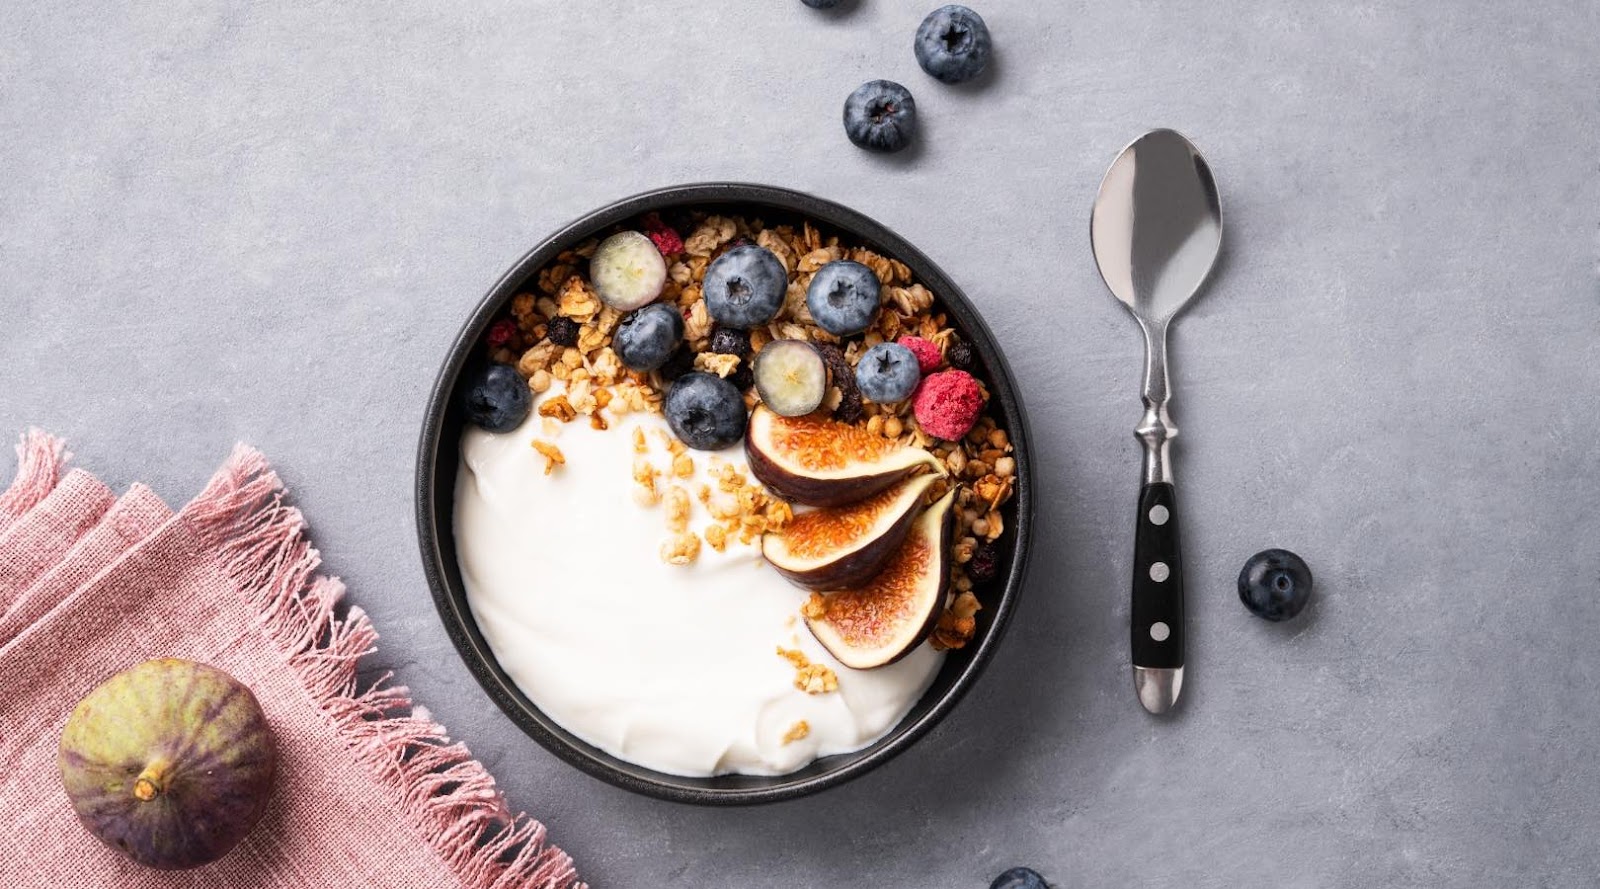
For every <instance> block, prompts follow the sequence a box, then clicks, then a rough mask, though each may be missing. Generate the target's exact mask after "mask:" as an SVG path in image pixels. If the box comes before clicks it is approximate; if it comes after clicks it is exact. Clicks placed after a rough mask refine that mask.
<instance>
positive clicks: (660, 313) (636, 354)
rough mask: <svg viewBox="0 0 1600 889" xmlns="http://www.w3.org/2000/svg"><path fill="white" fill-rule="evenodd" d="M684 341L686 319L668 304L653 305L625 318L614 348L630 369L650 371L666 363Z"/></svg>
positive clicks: (620, 323)
mask: <svg viewBox="0 0 1600 889" xmlns="http://www.w3.org/2000/svg"><path fill="white" fill-rule="evenodd" d="M681 342H683V316H682V315H680V314H678V310H677V309H676V308H674V307H672V306H669V305H666V304H665V303H652V304H651V305H648V306H645V307H644V308H642V309H635V310H634V311H632V312H629V313H628V314H626V315H623V316H622V320H621V321H620V322H618V323H617V331H616V333H614V334H612V335H611V348H612V349H613V350H614V351H615V352H616V353H617V358H619V359H621V360H622V364H623V366H624V367H626V368H628V369H629V370H637V371H650V370H655V369H656V368H658V367H660V366H661V365H663V364H666V363H667V359H668V358H671V357H672V350H673V349H676V348H678V344H679V343H681Z"/></svg>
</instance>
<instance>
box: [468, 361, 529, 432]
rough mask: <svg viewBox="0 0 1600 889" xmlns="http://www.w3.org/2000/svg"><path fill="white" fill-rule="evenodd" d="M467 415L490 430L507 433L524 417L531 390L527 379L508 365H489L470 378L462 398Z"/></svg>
mask: <svg viewBox="0 0 1600 889" xmlns="http://www.w3.org/2000/svg"><path fill="white" fill-rule="evenodd" d="M466 404H467V418H468V419H470V420H471V421H472V422H473V424H474V425H476V426H478V427H480V428H483V429H487V430H489V431H490V432H510V431H511V430H513V429H515V428H517V427H518V426H521V425H522V421H523V420H526V419H528V411H530V410H532V409H533V393H532V392H530V391H529V390H528V381H527V380H524V379H523V378H522V374H519V373H517V369H516V368H514V367H512V366H511V365H509V364H491V365H489V366H488V367H487V368H485V369H484V370H483V371H481V372H480V373H479V374H478V375H477V377H475V378H474V379H473V381H472V386H471V388H469V389H468V390H467V397H466Z"/></svg>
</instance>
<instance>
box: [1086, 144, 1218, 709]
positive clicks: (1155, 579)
mask: <svg viewBox="0 0 1600 889" xmlns="http://www.w3.org/2000/svg"><path fill="white" fill-rule="evenodd" d="M1089 241H1090V245H1091V247H1092V248H1093V250H1094V261H1095V265H1097V266H1098V267H1099V269H1100V277H1101V278H1102V279H1104V280H1105V282H1106V287H1108V288H1110V289H1111V293H1112V295H1113V296H1115V297H1116V298H1117V299H1119V300H1121V301H1122V303H1123V305H1125V306H1127V307H1128V311H1130V312H1132V313H1133V317H1134V320H1136V321H1138V322H1139V329H1140V330H1143V331H1144V345H1145V359H1144V418H1143V419H1142V420H1140V421H1139V427H1138V428H1137V429H1135V430H1134V435H1135V437H1137V438H1138V439H1139V440H1140V441H1141V442H1143V443H1144V483H1143V487H1142V488H1141V489H1140V491H1139V518H1138V524H1137V526H1136V530H1135V532H1134V544H1133V552H1134V562H1133V609H1132V619H1131V624H1132V626H1131V628H1130V629H1131V635H1132V640H1133V687H1134V691H1135V692H1136V693H1137V694H1138V696H1139V703H1141V704H1143V705H1144V708H1145V709H1146V710H1149V711H1150V712H1151V713H1165V712H1166V711H1168V710H1170V709H1172V706H1173V705H1174V704H1176V703H1177V701H1178V694H1179V693H1180V692H1181V691H1182V690H1183V561H1182V558H1181V557H1180V555H1179V552H1178V517H1177V505H1176V502H1175V500H1174V496H1173V487H1172V465H1171V463H1169V462H1168V459H1167V442H1168V441H1170V440H1171V439H1173V438H1174V437H1176V436H1177V434H1178V428H1177V427H1176V426H1174V425H1173V424H1172V419H1171V418H1170V417H1168V416H1167V399H1168V398H1169V397H1170V395H1171V385H1170V383H1169V381H1168V379H1167V327H1168V326H1169V325H1170V324H1171V323H1172V319H1173V317H1174V316H1176V315H1177V314H1178V312H1179V310H1181V309H1182V308H1183V307H1184V305H1185V304H1187V303H1188V302H1189V300H1190V299H1191V298H1193V296H1194V295H1195V293H1196V292H1197V291H1199V289H1200V285H1201V284H1203V283H1205V280H1206V277H1207V276H1208V275H1210V274H1211V268H1212V266H1213V265H1214V264H1215V263H1216V259H1217V252H1218V250H1219V249H1220V248H1221V246H1222V209H1221V207H1220V206H1219V205H1218V202H1217V184H1216V182H1214V181H1213V180H1212V178H1211V169H1210V168H1209V167H1207V166H1206V162H1205V159H1204V158H1202V157H1201V156H1200V152H1199V151H1198V150H1196V149H1195V147H1194V145H1192V144H1190V142H1189V140H1188V139H1185V138H1184V137H1183V136H1181V135H1179V134H1178V133H1176V132H1173V131H1172V130H1152V131H1150V132H1148V133H1145V134H1144V135H1143V136H1140V137H1139V138H1138V139H1136V140H1134V142H1133V144H1131V145H1129V146H1128V147H1127V148H1124V149H1123V150H1122V153H1121V154H1119V155H1117V159H1116V160H1115V161H1113V162H1112V163H1111V168H1110V169H1108V170H1106V176H1105V179H1103V180H1101V182H1100V193H1099V194H1098V195H1096V196H1095V199H1094V212H1093V214H1092V215H1091V217H1090V220H1089Z"/></svg>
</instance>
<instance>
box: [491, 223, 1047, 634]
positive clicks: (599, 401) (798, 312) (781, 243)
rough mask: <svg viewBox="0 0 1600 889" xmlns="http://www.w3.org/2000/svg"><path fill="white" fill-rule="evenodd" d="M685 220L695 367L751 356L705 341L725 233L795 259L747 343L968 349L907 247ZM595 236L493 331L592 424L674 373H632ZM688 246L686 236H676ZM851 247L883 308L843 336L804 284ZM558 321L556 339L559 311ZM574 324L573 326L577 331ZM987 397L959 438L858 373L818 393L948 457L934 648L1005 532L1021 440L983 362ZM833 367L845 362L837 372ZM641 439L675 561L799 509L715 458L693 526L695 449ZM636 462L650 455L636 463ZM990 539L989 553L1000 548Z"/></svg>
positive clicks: (724, 367)
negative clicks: (980, 557) (951, 527)
mask: <svg viewBox="0 0 1600 889" xmlns="http://www.w3.org/2000/svg"><path fill="white" fill-rule="evenodd" d="M688 219H689V220H690V223H689V225H687V226H685V227H684V229H683V230H680V231H676V232H672V234H673V237H660V238H656V239H655V240H656V243H657V245H658V246H659V247H661V248H662V249H664V250H669V251H671V252H668V253H665V254H664V257H665V259H666V263H667V281H666V285H665V288H664V290H663V292H662V295H661V297H660V300H661V301H662V302H663V303H666V304H668V305H672V306H675V307H676V308H677V309H678V310H679V311H680V312H682V314H683V317H684V333H685V342H686V344H687V346H688V348H689V349H690V350H691V351H692V352H693V367H694V368H696V369H699V370H703V371H706V372H709V373H714V374H716V375H718V376H721V377H724V378H727V377H730V376H732V375H734V374H735V373H736V372H737V371H739V369H740V368H741V366H742V365H743V364H745V363H747V361H748V359H741V358H740V357H739V356H735V355H727V354H721V353H715V352H711V351H709V341H710V337H711V334H712V332H713V330H714V325H713V322H712V320H711V318H710V315H709V313H708V312H707V309H706V304H705V300H704V299H703V297H702V294H701V284H702V282H703V280H704V277H705V273H706V270H707V268H708V267H709V266H710V264H711V261H712V260H713V259H715V258H716V257H717V256H718V255H720V253H721V252H722V251H724V250H726V249H728V248H729V247H730V246H731V245H733V244H736V243H742V242H744V241H749V242H752V243H755V244H757V245H760V246H761V247H764V248H766V249H767V250H770V251H771V252H772V253H773V254H774V255H775V256H776V257H777V258H778V260H779V261H780V262H781V263H782V264H783V267H784V269H785V270H786V271H787V272H788V273H789V275H790V280H789V285H788V290H787V293H786V295H785V299H784V308H783V310H782V311H781V312H780V314H779V315H778V317H777V318H776V319H774V320H773V321H772V323H770V324H768V325H766V326H765V327H761V328H757V329H755V330H752V331H750V336H749V338H750V345H751V349H752V351H753V352H754V351H759V350H760V349H761V347H762V346H764V345H765V344H767V343H769V342H772V341H773V340H779V339H801V340H807V341H810V342H813V343H816V344H820V345H826V346H830V347H836V349H837V350H838V351H839V352H842V355H843V360H844V361H845V362H846V363H847V364H848V365H850V366H853V365H854V364H856V363H857V362H858V361H859V360H860V359H861V356H862V355H863V354H864V353H865V352H866V350H867V349H869V348H871V347H872V346H874V345H877V344H878V343H883V342H892V341H895V340H897V339H899V338H901V337H904V336H915V337H920V338H922V339H923V340H926V341H927V342H929V343H932V344H933V345H934V346H935V347H937V349H938V350H939V352H940V354H941V356H942V359H941V360H943V358H949V359H950V360H949V361H948V364H949V365H958V366H960V367H962V368H963V369H965V368H967V367H969V366H970V364H971V361H972V349H971V348H970V346H969V345H968V344H967V343H966V342H965V340H964V339H963V338H962V335H961V332H960V331H959V330H957V329H956V327H955V325H954V323H953V322H952V320H951V319H950V317H949V316H948V315H947V314H946V313H945V312H944V311H943V310H942V309H941V307H940V305H939V303H938V300H937V298H936V295H935V294H934V293H933V292H932V291H931V290H929V289H928V288H927V287H926V286H925V285H924V284H923V283H922V282H920V281H917V280H915V278H914V276H913V275H912V272H911V269H910V268H909V267H908V266H906V265H905V264H904V263H902V262H900V261H899V260H897V259H895V258H893V257H889V256H884V255H882V254H880V253H878V252H876V251H874V250H872V249H870V248H867V247H864V246H861V245H857V244H851V243H848V242H847V241H846V240H845V239H842V238H840V237H838V236H836V235H832V234H825V233H824V231H823V230H822V229H820V228H818V227H817V226H815V225H813V224H811V223H810V222H807V221H802V222H799V223H787V222H785V223H779V224H774V225H768V224H766V223H764V222H763V221H762V220H760V219H756V218H748V217H741V216H729V215H721V214H707V213H691V214H689V215H688ZM597 243H598V239H589V240H586V241H584V242H582V243H580V244H578V245H576V246H575V247H573V248H572V249H569V250H565V251H563V252H561V253H560V254H558V255H557V256H556V258H555V259H554V260H552V261H551V262H550V263H549V264H548V265H546V266H545V267H544V268H543V269H541V270H540V271H539V273H538V274H537V275H535V276H533V278H532V279H530V281H529V282H528V287H529V289H528V292H526V293H523V294H520V295H518V296H517V297H515V298H514V299H513V300H512V303H511V308H510V317H509V319H507V321H508V322H509V323H505V322H502V324H503V325H504V326H497V328H496V332H495V335H494V336H493V337H492V338H491V343H492V345H491V347H490V348H491V357H492V358H493V359H494V360H496V361H501V362H504V363H509V364H513V365H514V366H516V368H517V369H518V371H519V372H521V374H522V376H523V377H524V378H525V379H526V380H527V381H528V386H529V388H530V389H531V390H532V391H533V392H534V393H535V394H536V395H541V396H543V397H542V398H541V399H540V404H539V407H538V413H539V414H540V415H541V416H543V417H546V418H549V420H550V421H555V422H559V423H570V422H574V421H576V420H578V419H579V418H580V417H581V418H585V419H586V420H587V422H589V423H590V424H591V425H593V426H594V427H595V428H601V429H603V428H606V427H607V425H608V423H609V418H608V416H607V415H608V414H609V415H610V416H611V417H616V416H622V415H626V414H629V413H643V412H652V413H660V412H661V410H662V400H663V397H664V393H665V391H666V389H667V386H668V385H669V384H668V381H667V380H666V379H665V378H663V376H662V374H661V372H660V371H654V372H650V373H638V372H633V371H629V370H627V369H626V368H624V367H623V366H622V364H621V362H620V361H619V360H618V358H617V355H616V352H615V351H613V350H612V348H611V337H612V333H613V332H614V331H615V329H616V326H617V323H618V321H619V320H620V317H621V314H620V313H619V312H617V311H616V310H615V309H612V308H610V307H607V306H605V305H604V304H603V303H602V302H601V301H600V299H599V297H598V295H597V294H596V292H595V290H594V288H593V287H592V286H591V285H590V283H589V282H588V281H587V280H586V277H585V269H586V267H587V261H588V257H589V256H591V255H592V254H593V253H594V250H595V246H596V244H597ZM680 247H681V249H678V248H680ZM839 259H850V260H853V261H855V262H859V263H861V264H862V265H865V266H866V267H867V268H869V269H870V270H871V271H872V273H873V275H875V276H876V277H877V279H878V280H879V282H880V283H881V285H882V288H883V290H882V304H881V309H880V311H879V312H878V315H877V317H876V319H875V321H874V323H873V326H872V328H871V329H869V330H868V331H866V332H865V333H864V334H862V335H860V336H858V337H850V338H846V339H845V340H843V341H841V340H840V338H839V337H836V336H834V335H832V334H830V333H828V332H827V331H825V330H823V329H822V328H821V327H819V326H817V324H816V323H815V321H814V320H813V319H812V317H811V314H810V312H809V311H808V310H807V308H806V301H805V295H806V289H807V287H808V286H809V284H810V281H811V278H812V276H813V275H814V274H816V272H817V271H818V270H819V269H821V268H822V267H823V266H825V265H827V264H828V263H829V262H833V261H835V260H839ZM558 318H560V319H568V320H566V321H562V322H560V323H559V324H556V325H554V326H556V327H560V328H562V332H561V335H560V337H559V339H561V340H562V342H555V341H552V338H551V336H550V334H551V333H552V322H554V321H555V320H556V319H558ZM572 325H576V333H575V334H571V332H570V331H571V328H572ZM976 375H977V377H978V379H977V384H978V387H979V391H980V394H981V396H982V398H983V402H984V407H983V412H982V413H981V414H980V415H979V417H978V420H977V422H976V424H975V425H973V426H972V428H971V430H970V431H969V432H967V434H966V435H965V436H963V437H962V438H961V439H960V440H958V441H946V440H943V439H939V438H937V437H935V436H933V435H931V434H929V433H928V432H927V431H926V430H924V429H923V428H922V427H921V426H920V424H919V423H918V420H917V416H916V413H915V412H914V410H913V405H912V403H911V401H910V400H908V401H905V402H900V403H897V404H886V405H880V404H873V403H863V402H862V401H861V399H860V397H859V396H856V397H854V398H853V399H852V398H851V397H850V392H849V391H846V390H853V386H846V387H844V388H843V389H841V388H840V387H838V386H835V387H833V388H832V389H831V390H830V391H829V392H828V394H827V398H826V400H825V401H824V404H825V405H826V406H827V407H828V408H829V409H831V410H833V411H834V418H835V419H836V420H840V421H841V422H847V423H850V424H851V425H853V426H854V427H855V428H856V429H857V430H858V433H859V435H860V436H861V437H862V439H863V441H864V442H867V441H881V442H885V443H889V442H896V443H900V444H903V445H911V446H914V447H919V448H923V449H925V450H927V451H929V452H931V453H932V454H933V455H934V456H935V457H936V458H938V460H939V461H940V462H941V463H942V464H943V465H944V468H945V469H946V470H947V471H948V473H949V477H948V478H947V479H941V480H939V481H937V482H935V483H934V484H933V485H932V487H931V489H930V491H929V492H928V495H927V496H928V499H929V501H930V502H931V501H932V500H934V499H936V498H938V497H941V496H943V495H944V494H945V493H946V492H947V491H948V490H949V487H950V486H951V485H956V486H958V491H957V494H956V510H955V526H956V527H955V534H954V537H953V540H954V542H953V544H952V546H953V552H952V556H953V558H952V559H951V561H952V563H953V568H952V570H951V578H950V595H949V601H948V603H947V606H946V608H945V611H944V613H943V614H942V615H941V617H940V618H939V621H938V625H937V628H936V629H935V631H934V634H933V644H934V645H935V647H938V648H961V647H963V646H964V645H966V644H967V642H968V641H970V639H971V638H972V636H973V634H974V633H975V632H976V626H977V618H976V615H977V614H978V611H979V610H980V609H981V608H982V604H981V600H982V597H983V595H982V594H983V589H984V588H983V584H985V583H987V582H989V580H990V579H991V578H988V577H979V578H974V577H973V576H972V575H971V574H970V573H969V567H970V566H971V565H972V564H973V558H974V554H975V553H977V552H978V550H979V548H980V546H990V547H992V546H994V545H997V544H998V542H1000V541H1002V540H1003V538H1004V536H1005V532H1006V528H1007V521H1006V518H1005V516H1006V514H1007V511H1006V509H1005V507H1006V506H1007V504H1009V503H1010V502H1011V501H1012V499H1013V498H1014V496H1015V488H1016V471H1017V465H1016V456H1015V446H1014V443H1013V442H1012V441H1011V439H1010V437H1009V435H1008V433H1007V432H1006V430H1005V429H1004V428H1003V427H1002V426H1000V425H999V423H998V422H997V420H996V417H995V415H994V414H993V413H991V412H990V411H989V409H988V401H989V399H988V391H987V388H986V387H985V386H984V384H983V381H982V374H981V372H978V373H977V374H976ZM836 378H837V375H836ZM557 382H560V383H562V384H563V386H562V391H561V392H559V393H558V394H554V395H548V394H546V393H549V392H550V391H551V390H552V389H553V388H555V384H556V383H557ZM745 398H746V405H747V406H753V405H754V404H756V403H757V402H758V400H759V396H757V395H756V394H755V392H754V391H753V390H752V391H750V392H749V393H748V394H747V395H746V397H745ZM633 443H634V451H635V452H636V453H637V454H639V455H640V460H643V461H644V462H643V463H642V464H641V463H639V462H636V464H635V467H634V484H635V487H634V500H635V502H637V503H639V504H641V505H645V506H656V505H659V504H661V503H663V501H665V503H666V506H667V509H668V510H669V512H668V517H667V527H668V529H669V534H670V536H669V537H668V539H667V540H666V541H664V542H663V544H662V547H661V558H662V559H663V560H665V561H667V562H668V563H670V564H675V565H686V564H692V563H693V562H694V561H695V560H696V559H697V558H698V555H699V552H700V547H701V544H702V541H703V542H704V544H705V545H708V546H710V547H711V548H712V549H713V550H715V551H717V552H722V551H724V550H725V548H726V547H727V546H729V545H730V544H733V543H735V542H737V543H740V544H752V543H758V542H759V540H760V537H761V535H762V534H763V533H765V532H767V531H771V530H779V529H781V528H783V527H784V526H785V524H786V523H787V522H788V521H789V520H790V519H791V518H792V517H793V512H792V510H791V509H790V507H789V505H788V504H787V503H785V502H784V501H782V500H779V499H777V498H775V497H773V496H771V495H770V494H769V493H767V492H766V491H765V490H764V489H763V488H762V487H761V486H760V485H759V484H757V483H755V482H752V481H751V480H749V479H748V478H746V477H744V475H743V474H742V473H739V472H737V471H736V470H734V469H733V467H731V466H724V467H721V468H720V469H718V470H717V473H716V485H715V489H712V488H710V487H709V486H707V487H703V488H701V489H700V490H698V491H697V492H695V496H696V499H698V500H699V501H700V502H701V504H702V505H703V506H704V507H705V509H706V512H707V513H708V514H709V515H710V516H711V518H712V521H711V522H710V523H709V524H707V525H705V526H704V527H702V528H701V529H700V530H699V531H698V532H696V531H694V530H692V529H690V528H689V518H688V516H689V499H690V498H689V493H690V492H689V491H687V490H686V489H684V488H682V487H680V486H678V485H677V484H673V485H671V486H665V485H664V484H663V479H665V478H671V479H675V480H677V481H680V482H681V481H686V480H689V479H691V478H692V477H693V476H694V473H695V462H694V458H693V457H691V456H690V455H688V454H687V453H685V452H684V447H683V445H682V443H681V442H676V441H669V442H667V446H668V449H669V456H668V458H667V460H666V462H665V463H664V464H663V465H662V466H661V467H660V468H659V469H658V468H657V467H656V466H655V465H653V464H651V463H650V462H649V461H648V460H644V454H645V453H646V450H647V445H646V444H645V442H644V437H643V434H642V432H637V431H636V433H635V436H634V442H633ZM534 446H535V447H536V448H539V450H540V453H542V454H544V455H545V456H546V458H547V460H548V461H549V462H548V464H547V465H548V469H549V470H551V471H553V470H554V469H555V467H557V466H559V465H561V463H562V462H563V460H562V458H561V457H560V451H559V449H557V448H555V446H554V445H549V448H550V449H551V451H553V453H551V452H548V451H546V450H545V449H544V448H543V447H540V445H539V443H535V445H534ZM641 466H643V467H647V468H646V469H642V468H641ZM993 557H994V554H993V552H992V551H991V552H990V553H989V560H990V561H992V560H993Z"/></svg>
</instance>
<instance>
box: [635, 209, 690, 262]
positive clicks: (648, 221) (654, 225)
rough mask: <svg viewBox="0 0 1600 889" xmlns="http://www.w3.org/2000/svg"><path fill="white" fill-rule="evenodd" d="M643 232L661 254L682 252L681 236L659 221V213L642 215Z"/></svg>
mask: <svg viewBox="0 0 1600 889" xmlns="http://www.w3.org/2000/svg"><path fill="white" fill-rule="evenodd" d="M644 233H645V235H646V236H648V237H649V238H650V242H651V243H653V244H655V245H656V249H657V250H660V251H661V255H662V256H672V255H674V254H677V253H682V252H683V238H681V237H679V236H678V233H677V232H676V231H674V230H673V229H672V227H671V226H668V225H667V224H666V223H665V222H662V221H661V215H660V214H659V213H651V214H648V215H647V216H645V217H644Z"/></svg>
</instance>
